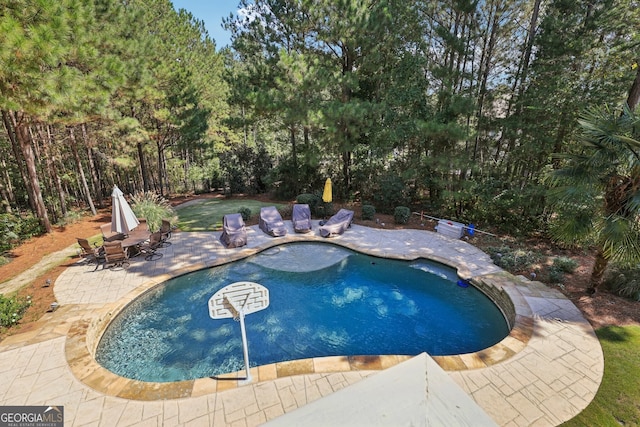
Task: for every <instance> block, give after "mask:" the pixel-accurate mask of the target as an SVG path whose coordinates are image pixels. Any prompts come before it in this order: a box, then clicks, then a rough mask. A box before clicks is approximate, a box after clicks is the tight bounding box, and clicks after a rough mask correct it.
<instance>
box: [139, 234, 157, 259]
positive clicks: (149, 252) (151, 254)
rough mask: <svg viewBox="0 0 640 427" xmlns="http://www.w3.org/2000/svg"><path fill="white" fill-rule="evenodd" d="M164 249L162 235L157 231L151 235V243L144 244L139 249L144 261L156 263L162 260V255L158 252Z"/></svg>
mask: <svg viewBox="0 0 640 427" xmlns="http://www.w3.org/2000/svg"><path fill="white" fill-rule="evenodd" d="M161 247H162V233H161V232H160V231H156V232H155V233H151V235H150V236H149V241H147V242H146V243H143V244H142V245H140V246H139V247H138V249H139V250H140V253H141V254H144V259H146V260H147V261H155V260H157V259H160V258H162V254H161V253H159V252H158V249H160V248H161Z"/></svg>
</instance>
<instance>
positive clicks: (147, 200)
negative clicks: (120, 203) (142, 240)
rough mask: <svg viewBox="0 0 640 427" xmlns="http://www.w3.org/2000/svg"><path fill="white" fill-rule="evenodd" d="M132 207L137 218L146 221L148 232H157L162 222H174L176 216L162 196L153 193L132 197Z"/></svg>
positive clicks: (139, 193) (140, 193)
mask: <svg viewBox="0 0 640 427" xmlns="http://www.w3.org/2000/svg"><path fill="white" fill-rule="evenodd" d="M132 201H133V206H131V209H132V210H133V212H134V213H135V214H136V216H137V217H138V218H145V219H146V220H147V227H149V231H158V230H160V226H161V225H162V220H163V219H167V220H169V222H172V223H173V222H176V221H177V220H178V216H177V215H176V213H175V211H174V210H173V208H172V207H171V205H170V204H169V202H168V201H167V200H166V199H164V198H163V197H162V196H158V195H157V194H156V193H153V192H150V191H149V192H146V193H145V192H142V191H141V192H138V193H136V194H134V195H133V196H132Z"/></svg>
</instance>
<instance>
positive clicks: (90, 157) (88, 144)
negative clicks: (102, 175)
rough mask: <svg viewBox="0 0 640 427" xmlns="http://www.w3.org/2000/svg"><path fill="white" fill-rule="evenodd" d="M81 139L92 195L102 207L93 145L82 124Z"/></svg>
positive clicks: (102, 201) (85, 126) (84, 125)
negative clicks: (83, 144)
mask: <svg viewBox="0 0 640 427" xmlns="http://www.w3.org/2000/svg"><path fill="white" fill-rule="evenodd" d="M81 129H82V139H83V140H84V143H85V146H86V147H87V159H88V161H89V173H90V175H91V186H92V187H93V194H94V196H95V197H97V198H98V207H100V208H102V207H104V200H103V199H102V191H101V190H102V189H101V188H100V179H99V178H98V170H97V168H96V163H95V162H94V160H93V144H92V143H91V141H89V135H88V134H87V125H86V124H84V123H83V124H82V125H81Z"/></svg>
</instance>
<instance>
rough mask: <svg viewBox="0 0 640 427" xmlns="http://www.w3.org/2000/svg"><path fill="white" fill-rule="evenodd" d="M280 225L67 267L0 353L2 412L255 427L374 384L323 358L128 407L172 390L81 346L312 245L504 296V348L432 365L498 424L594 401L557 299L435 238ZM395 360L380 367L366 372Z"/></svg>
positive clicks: (589, 343)
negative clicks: (234, 238)
mask: <svg viewBox="0 0 640 427" xmlns="http://www.w3.org/2000/svg"><path fill="white" fill-rule="evenodd" d="M286 223H287V225H288V227H289V234H288V235H287V236H286V237H283V238H277V239H274V238H272V237H270V236H267V235H266V234H264V233H262V232H261V231H260V230H259V228H258V227H257V226H255V227H249V229H248V242H249V244H248V245H247V246H246V247H244V248H241V249H226V248H224V247H223V246H222V245H221V244H220V242H219V240H218V238H219V235H220V233H180V232H176V233H174V234H173V237H172V239H171V242H172V245H171V246H169V247H167V248H164V249H162V250H161V251H162V252H163V254H164V256H163V258H161V259H160V260H158V261H144V260H143V259H142V258H135V259H132V260H131V266H130V267H129V268H128V269H126V270H124V269H123V270H119V271H118V270H112V269H107V270H103V269H101V268H99V269H97V270H95V271H94V268H95V266H87V265H83V264H82V263H78V264H76V265H73V266H71V267H69V268H67V269H66V270H65V271H64V272H63V273H62V274H61V275H60V276H59V278H58V280H57V281H56V283H55V285H54V286H55V287H54V291H55V295H56V298H57V300H58V302H59V303H60V304H61V307H60V309H58V310H57V311H56V312H54V313H48V314H47V315H46V316H45V317H44V318H43V319H41V320H40V321H39V322H38V325H37V326H38V327H37V328H35V329H34V330H32V331H30V332H27V333H24V334H19V335H15V336H12V337H9V338H7V339H5V340H4V341H2V342H1V343H0V405H63V406H64V408H65V425H68V426H84V425H99V426H109V425H118V426H124V425H135V426H139V425H153V426H156V425H166V426H173V425H176V426H178V425H180V426H183V425H184V426H187V425H216V426H218V425H229V426H233V425H243V426H255V425H259V424H261V423H263V422H265V421H268V420H272V419H274V418H276V417H278V416H280V415H282V414H284V413H286V412H290V411H292V410H295V409H296V408H298V407H300V406H301V405H305V404H307V403H309V402H311V401H314V400H316V399H321V398H322V397H323V396H327V395H330V394H331V393H333V392H335V391H337V390H340V389H343V388H345V387H348V386H349V385H351V384H354V383H356V382H359V381H360V380H362V379H363V378H365V377H367V376H369V375H372V374H375V372H376V371H375V370H370V369H369V367H366V368H365V369H366V370H353V369H357V367H358V366H360V365H359V363H361V361H354V360H351V361H347V362H346V361H345V360H346V359H343V360H339V359H336V360H333V361H332V360H325V359H324V358H321V359H313V360H311V362H310V363H308V362H307V361H300V362H299V363H294V364H285V365H282V366H280V368H278V366H276V365H277V364H276V365H273V366H272V365H268V366H266V367H260V368H259V369H256V370H255V372H256V373H255V377H256V378H258V379H257V380H256V381H255V382H253V383H251V384H248V385H244V386H238V385H237V384H236V381H217V382H216V381H214V380H210V379H203V380H196V381H191V382H183V383H181V384H179V385H176V386H175V387H178V389H179V393H187V396H190V397H184V398H172V397H169V398H164V399H162V398H161V399H157V398H156V399H151V400H145V399H144V397H143V396H144V393H143V394H141V395H138V396H139V397H137V398H136V399H131V398H129V397H127V398H124V397H122V396H133V395H132V394H123V393H125V392H126V393H133V391H134V390H144V389H145V388H147V389H148V388H149V387H151V388H155V389H156V392H155V393H156V394H155V395H157V394H158V391H157V390H163V391H161V392H160V393H165V392H166V391H167V390H171V389H172V387H173V388H175V387H174V386H173V385H168V387H167V386H164V387H161V388H160V389H158V388H157V387H156V386H153V385H144V384H141V385H140V384H137V385H135V388H131V387H132V386H133V385H134V384H133V383H132V382H131V381H130V380H125V379H118V378H117V376H113V374H110V375H106V374H104V373H102V371H101V369H103V368H101V367H100V366H99V365H98V364H97V363H95V362H94V361H93V362H92V359H91V350H90V348H89V347H90V346H91V345H93V344H91V343H94V341H92V340H95V339H96V337H92V336H90V334H91V333H92V331H94V332H95V330H99V328H98V329H96V320H97V319H101V318H103V317H105V316H106V317H108V315H107V314H105V313H111V311H113V310H115V311H117V310H118V309H119V307H122V306H123V305H125V304H126V302H127V301H130V300H132V299H133V298H135V297H136V296H137V295H139V294H140V293H142V292H144V291H145V290H146V289H149V288H151V287H152V286H154V285H155V284H157V283H160V282H162V281H164V280H166V279H167V278H170V277H174V276H177V275H179V274H183V273H185V272H188V271H192V270H196V269H200V268H205V267H209V266H213V265H217V264H220V263H224V262H228V261H231V260H236V259H240V258H243V257H246V256H249V255H251V254H254V253H257V252H259V251H261V250H264V249H266V248H268V247H271V246H273V245H277V244H281V243H285V242H293V241H322V242H326V243H333V244H337V245H341V246H344V247H347V248H351V249H355V250H359V251H361V252H365V253H368V254H371V255H377V256H390V255H393V256H396V257H400V258H404V259H414V258H419V257H422V258H429V259H434V260H436V261H440V262H445V263H447V264H449V265H451V266H454V267H456V268H457V269H458V271H459V274H460V275H461V277H463V278H465V279H480V280H485V279H486V280H487V281H489V282H491V283H493V285H494V286H497V287H499V288H502V289H506V290H507V291H508V293H509V295H510V297H511V298H512V300H513V301H514V305H515V308H516V313H520V314H518V315H517V316H516V317H517V318H518V323H517V325H516V327H515V328H514V331H512V333H511V335H510V336H509V337H507V338H505V340H503V343H501V344H500V345H497V346H494V348H492V349H488V350H487V351H485V352H479V353H476V354H473V355H465V356H463V357H460V356H456V357H451V358H435V359H436V361H437V362H438V363H439V364H440V365H441V366H443V367H444V368H445V369H447V371H448V374H449V376H450V377H451V378H452V379H453V380H454V381H455V382H456V383H457V384H458V385H459V386H460V387H462V389H464V390H465V391H466V392H467V393H468V394H469V395H470V396H471V397H472V398H473V399H474V400H475V401H476V402H477V403H478V404H479V405H480V406H481V407H482V408H483V409H484V410H485V411H486V412H487V414H489V415H490V416H491V417H492V418H493V419H494V420H495V421H496V423H498V424H499V425H502V426H532V425H535V426H553V425H557V424H560V423H562V422H563V421H565V420H567V419H570V418H571V417H573V416H574V415H576V414H577V413H579V412H580V411H581V410H582V409H584V407H586V405H587V404H588V403H589V402H590V401H591V399H592V398H593V396H594V395H595V393H596V392H597V389H598V387H599V385H600V382H601V380H602V374H603V370H604V360H603V356H602V350H601V348H600V345H599V342H598V340H597V337H596V336H595V333H594V331H593V329H592V328H591V327H590V325H589V324H588V322H587V321H586V320H585V319H584V318H583V317H582V315H581V314H580V312H579V310H578V309H577V308H576V307H575V306H574V305H573V304H572V303H571V302H570V301H569V300H567V299H566V298H565V297H564V296H562V294H561V293H560V292H558V291H556V290H553V289H549V288H547V287H546V286H544V285H542V284H540V283H538V282H531V281H529V280H527V279H525V278H522V277H514V276H511V275H508V274H504V272H502V271H501V270H500V269H499V268H498V267H497V266H495V265H494V264H493V263H492V262H491V259H490V258H489V256H488V255H487V254H485V253H483V252H482V251H480V250H479V249H477V248H475V247H474V246H472V245H469V244H467V243H466V242H464V241H462V240H452V239H448V238H445V237H443V236H441V235H438V234H436V233H433V232H429V231H421V230H393V231H392V230H380V229H370V228H367V227H362V226H357V225H354V226H352V228H351V229H349V230H348V231H347V232H345V234H344V235H342V236H339V237H337V238H332V239H324V238H321V237H320V236H319V235H318V234H317V227H318V224H317V221H315V222H314V230H315V231H314V232H313V233H310V234H307V235H299V234H295V233H293V230H292V228H291V223H290V222H289V221H286ZM70 250H71V249H68V250H67V253H68V252H69V251H70ZM86 334H89V335H86ZM94 344H95V343H94ZM506 349H509V350H508V351H505V350H506ZM402 360H403V359H402V358H395V357H392V358H379V359H377V360H376V361H375V365H376V366H377V368H376V369H382V368H387V367H389V366H393V365H394V364H395V363H399V362H401V361H402ZM292 366H293V368H292ZM371 366H373V365H371ZM323 369H326V371H325V370H323ZM252 372H253V370H252ZM283 374H286V375H292V374H293V375H294V376H287V377H281V375H283ZM252 375H253V373H252ZM108 378H110V380H107V379H108ZM263 379H264V381H262V380H263ZM105 381H106V382H105ZM109 381H111V382H109ZM89 384H91V385H89ZM128 388H130V390H129V391H126V390H127V389H128ZM165 389H166V390H165ZM224 389H227V390H226V391H222V390H224ZM145 393H148V394H149V396H155V395H154V394H153V393H151V392H150V391H147V392H145ZM180 395H182V394H180ZM141 397H142V400H139V399H140V398H141Z"/></svg>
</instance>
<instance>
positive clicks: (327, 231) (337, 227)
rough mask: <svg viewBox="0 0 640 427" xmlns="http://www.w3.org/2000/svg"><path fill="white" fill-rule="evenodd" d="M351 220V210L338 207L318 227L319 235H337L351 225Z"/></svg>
mask: <svg viewBox="0 0 640 427" xmlns="http://www.w3.org/2000/svg"><path fill="white" fill-rule="evenodd" d="M351 221H353V211H350V210H348V209H340V210H339V211H338V212H337V213H336V214H335V215H333V216H332V217H331V218H329V220H327V222H325V223H324V224H323V225H322V226H321V227H320V235H321V236H322V237H334V236H338V235H340V234H342V233H344V232H345V230H346V229H347V228H349V227H351Z"/></svg>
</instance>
